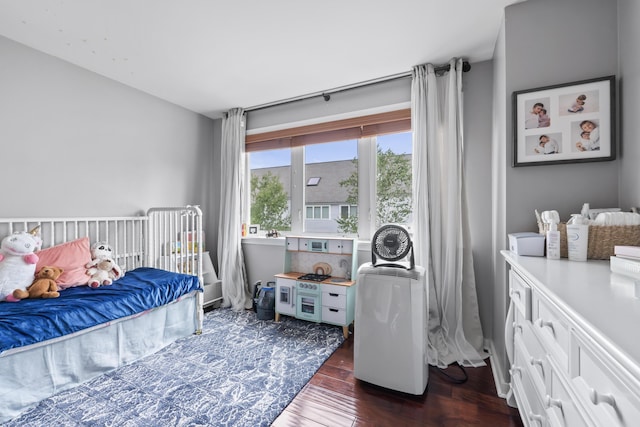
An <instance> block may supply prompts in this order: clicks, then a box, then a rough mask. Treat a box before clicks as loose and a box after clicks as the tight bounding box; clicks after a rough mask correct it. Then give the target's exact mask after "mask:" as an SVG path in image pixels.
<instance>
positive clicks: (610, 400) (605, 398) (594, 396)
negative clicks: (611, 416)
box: [589, 388, 616, 408]
mask: <svg viewBox="0 0 640 427" xmlns="http://www.w3.org/2000/svg"><path fill="white" fill-rule="evenodd" d="M589 398H590V399H591V403H593V404H594V405H599V404H601V403H606V404H607V405H611V406H613V407H614V408H615V406H616V399H615V397H613V395H612V394H609V393H598V392H597V391H596V390H595V389H593V388H592V389H591V392H590V393H589Z"/></svg>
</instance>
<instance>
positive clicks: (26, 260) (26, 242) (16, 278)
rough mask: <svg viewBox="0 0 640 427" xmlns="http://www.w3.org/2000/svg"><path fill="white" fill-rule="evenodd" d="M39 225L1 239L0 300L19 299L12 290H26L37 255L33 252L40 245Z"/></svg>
mask: <svg viewBox="0 0 640 427" xmlns="http://www.w3.org/2000/svg"><path fill="white" fill-rule="evenodd" d="M38 229H39V227H36V228H35V229H33V230H31V231H30V232H26V231H17V232H15V233H13V234H10V235H8V236H7V237H5V238H4V239H2V243H0V301H10V302H15V301H20V300H19V299H17V298H15V297H14V296H13V291H15V290H16V289H17V290H23V291H24V290H26V289H27V287H28V286H29V285H31V282H33V276H34V273H35V271H36V263H37V262H38V256H37V255H36V254H35V253H34V252H35V251H37V250H38V249H40V246H42V239H40V237H39V236H38V235H37V232H38Z"/></svg>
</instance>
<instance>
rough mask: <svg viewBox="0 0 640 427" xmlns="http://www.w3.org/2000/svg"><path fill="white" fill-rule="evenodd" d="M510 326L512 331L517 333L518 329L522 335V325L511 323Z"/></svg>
mask: <svg viewBox="0 0 640 427" xmlns="http://www.w3.org/2000/svg"><path fill="white" fill-rule="evenodd" d="M511 326H512V327H513V330H514V331H518V329H520V332H521V333H522V325H521V324H519V323H518V322H513V324H512V325H511Z"/></svg>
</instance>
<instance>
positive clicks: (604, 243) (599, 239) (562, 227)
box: [538, 223, 640, 259]
mask: <svg viewBox="0 0 640 427" xmlns="http://www.w3.org/2000/svg"><path fill="white" fill-rule="evenodd" d="M538 229H539V231H540V233H541V234H545V235H546V232H547V230H548V225H547V224H543V223H540V224H538ZM558 231H559V232H560V256H561V257H563V258H567V256H568V255H567V224H566V223H560V224H558ZM614 246H640V225H590V226H589V243H588V248H587V258H588V259H609V257H611V256H613V255H614Z"/></svg>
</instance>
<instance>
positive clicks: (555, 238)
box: [547, 222, 560, 259]
mask: <svg viewBox="0 0 640 427" xmlns="http://www.w3.org/2000/svg"><path fill="white" fill-rule="evenodd" d="M547 259H560V232H559V231H558V224H556V223H555V222H552V223H550V224H549V231H547Z"/></svg>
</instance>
